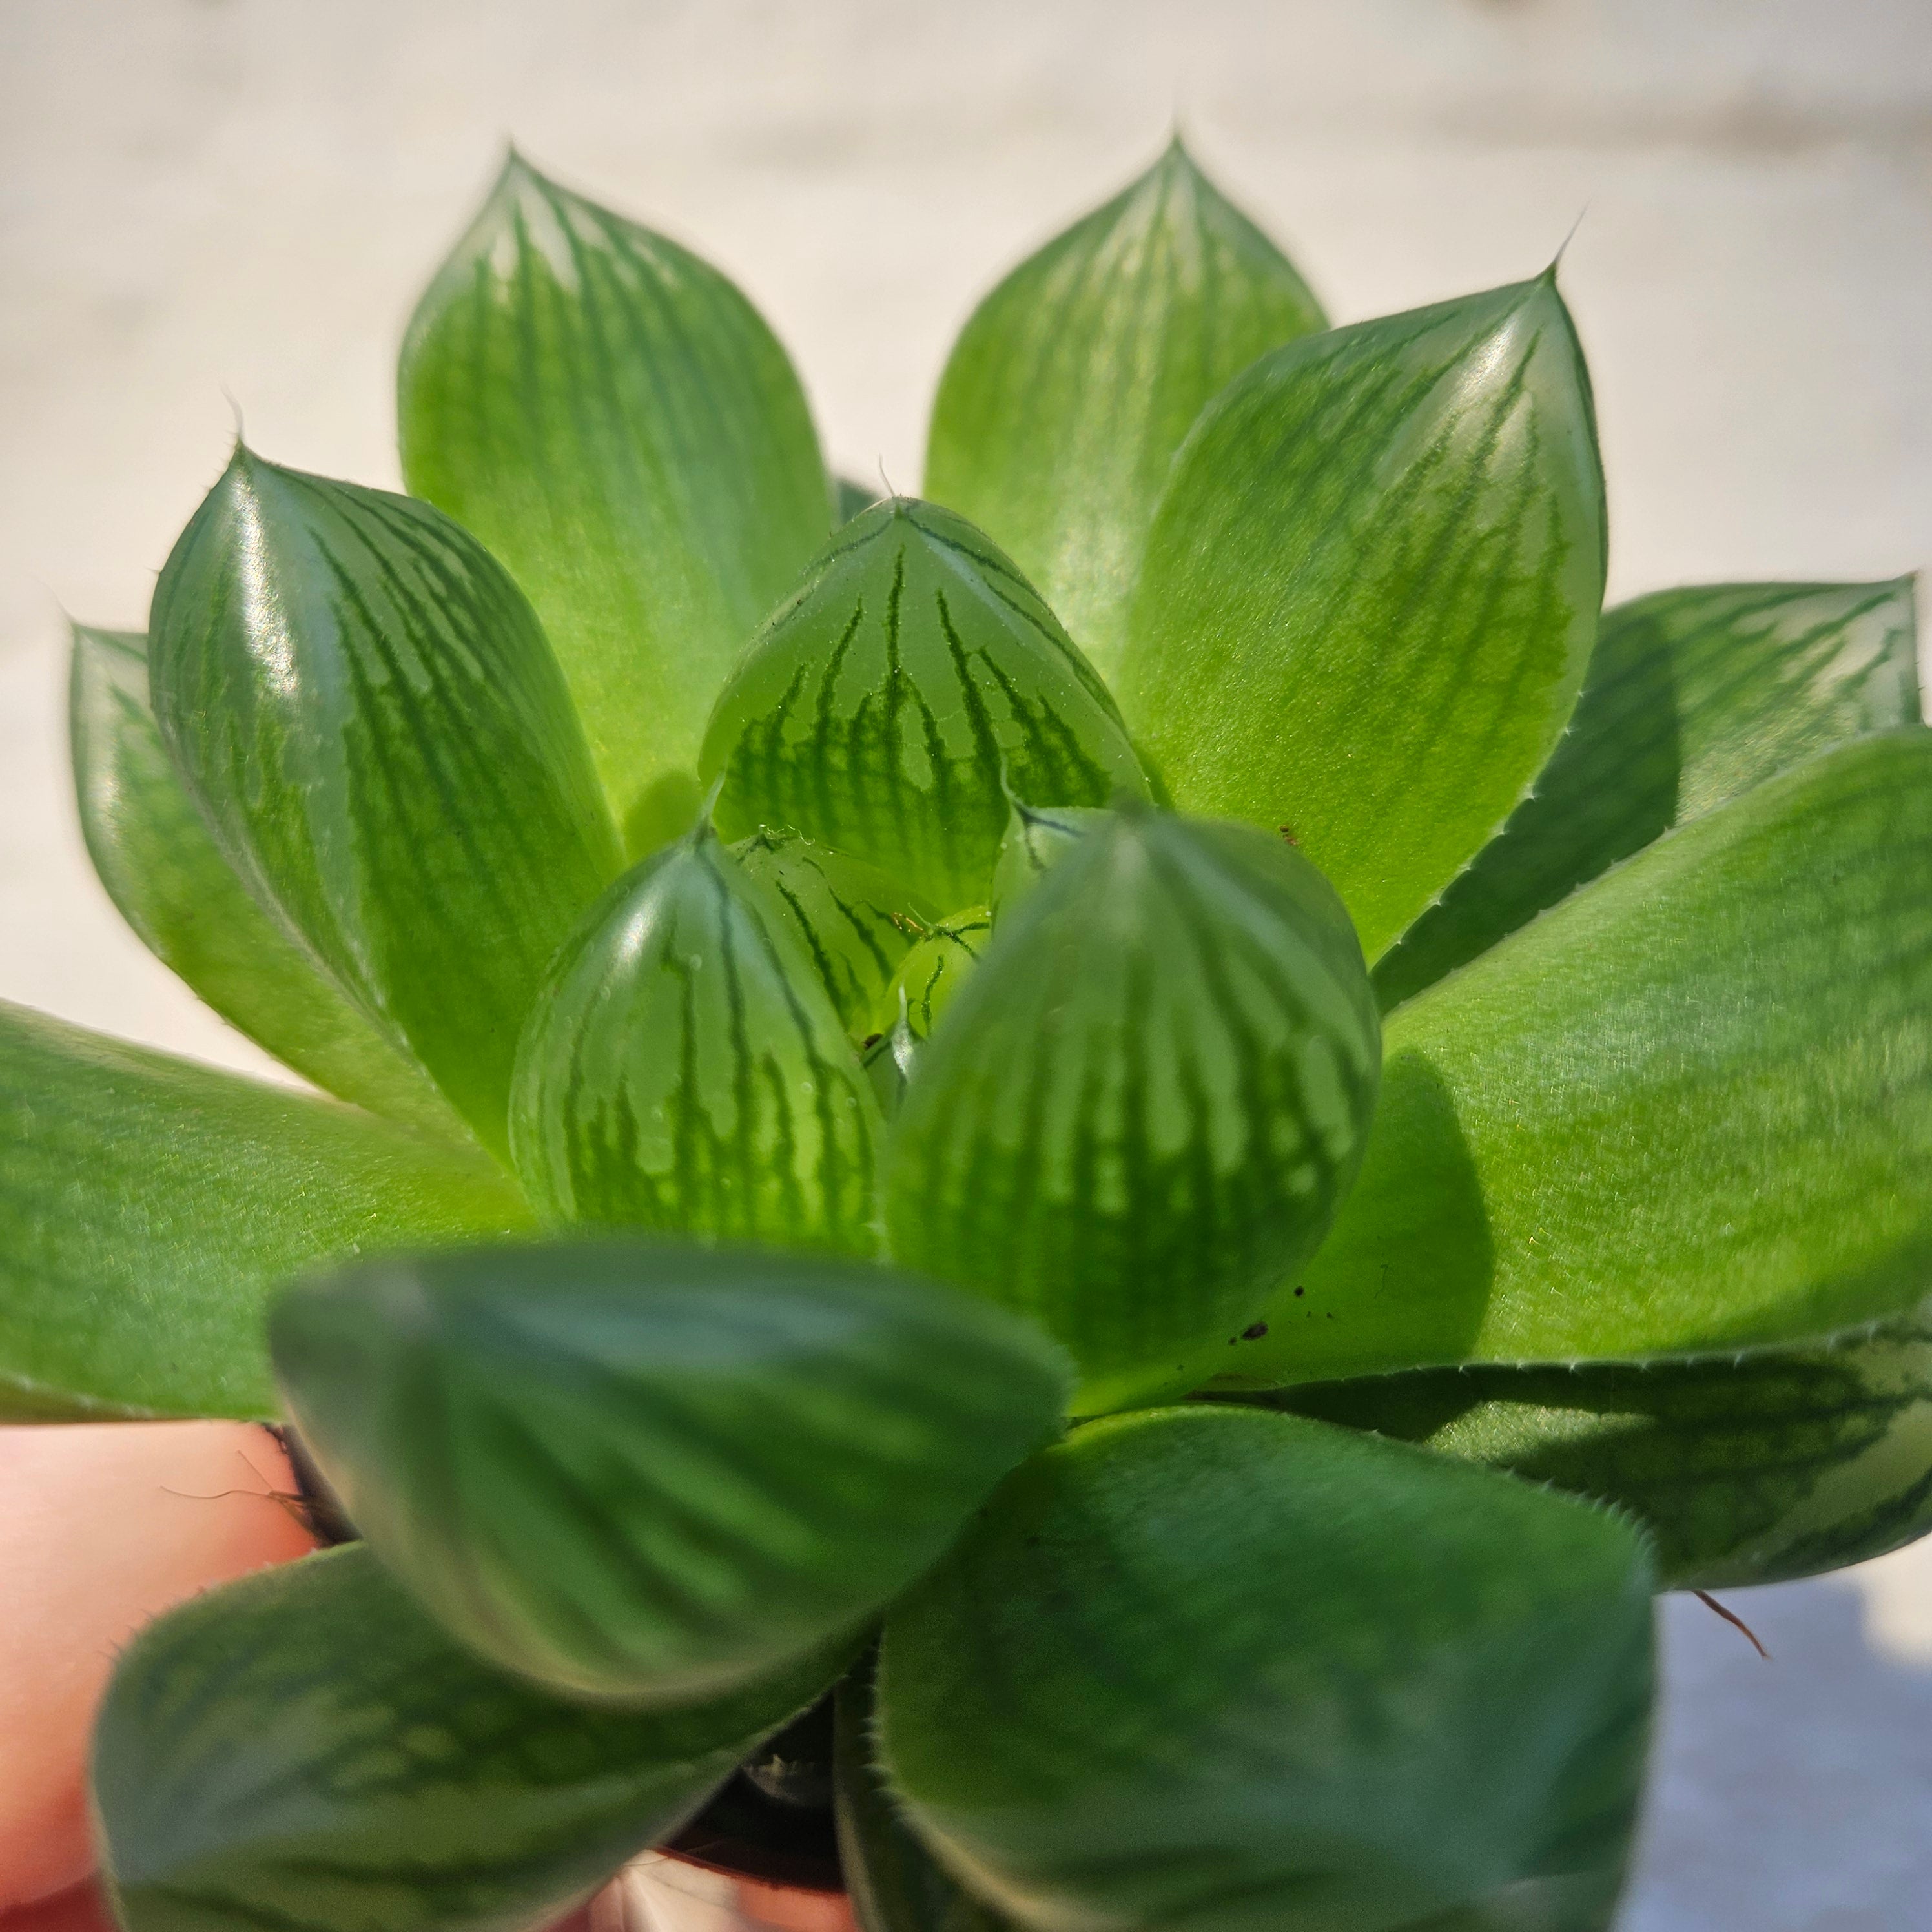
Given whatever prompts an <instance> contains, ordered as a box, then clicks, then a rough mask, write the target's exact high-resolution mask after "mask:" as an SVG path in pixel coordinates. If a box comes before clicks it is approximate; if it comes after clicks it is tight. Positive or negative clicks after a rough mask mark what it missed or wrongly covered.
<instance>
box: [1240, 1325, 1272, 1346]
mask: <svg viewBox="0 0 1932 1932" xmlns="http://www.w3.org/2000/svg"><path fill="white" fill-rule="evenodd" d="M1267 1333H1268V1324H1267V1323H1266V1322H1250V1323H1249V1324H1248V1325H1247V1327H1246V1328H1244V1329H1243V1330H1242V1331H1241V1340H1243V1341H1244V1342H1259V1340H1261V1339H1262V1337H1263V1336H1264V1335H1265V1334H1267Z"/></svg>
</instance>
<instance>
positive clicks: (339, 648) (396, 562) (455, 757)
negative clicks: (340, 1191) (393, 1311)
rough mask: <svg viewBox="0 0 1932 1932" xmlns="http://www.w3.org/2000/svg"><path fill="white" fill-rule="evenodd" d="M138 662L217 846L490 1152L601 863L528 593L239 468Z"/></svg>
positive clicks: (451, 537)
mask: <svg viewBox="0 0 1932 1932" xmlns="http://www.w3.org/2000/svg"><path fill="white" fill-rule="evenodd" d="M148 663H149V670H150V674H151V682H152V688H153V692H154V712H155V715H156V717H157V718H158V720H159V721H160V727H161V734H162V736H163V738H164V739H166V742H167V745H168V748H169V751H171V752H172V754H173V757H174V760H175V765H176V766H177V768H178V769H179V770H180V771H181V773H182V775H183V776H184V778H185V779H186V780H187V784H188V787H189V789H190V791H191V792H192V793H194V794H195V796H196V798H197V799H198V801H199V804H200V805H201V807H202V811H203V812H204V814H205V815H206V817H207V818H208V822H209V823H210V825H211V826H212V828H213V829H214V835H215V837H216V838H217V841H218V842H219V843H220V845H221V847H222V849H223V850H224V851H225V852H226V853H227V855H228V856H229V859H231V860H232V861H233V862H234V863H235V865H236V867H237V868H238V869H239V871H241V872H242V874H243V876H244V877H245V878H246V879H247V880H248V881H249V883H250V884H251V886H253V887H254V888H255V889H256V894H257V897H258V898H260V899H262V900H263V902H264V903H265V904H269V905H272V907H274V908H275V910H277V912H278V913H279V914H280V916H281V919H282V920H283V922H284V924H285V925H286V926H287V927H288V928H289V929H290V931H291V932H294V933H296V934H297V935H299V936H300V938H301V939H302V941H303V942H304V944H305V946H306V947H307V948H308V950H309V951H310V952H311V953H312V954H314V956H315V957H316V958H317V959H319V960H320V962H322V964H323V965H324V966H325V967H326V968H327V969H328V970H329V971H330V972H331V973H332V974H333V975H334V976H335V978H336V979H337V980H338V982H340V983H341V985H342V986H344V988H345V989H347V991H348V992H350V994H351V995H353V997H354V998H356V1001H358V1003H359V1004H361V1005H362V1007H364V1008H365V1010H367V1011H368V1013H370V1014H371V1016H373V1017H374V1019H376V1020H377V1021H378V1022H380V1024H381V1025H382V1027H383V1030H384V1031H385V1032H386V1034H389V1037H391V1038H392V1040H395V1042H396V1043H398V1044H399V1045H401V1046H404V1047H405V1048H406V1049H407V1051H408V1052H410V1055H412V1056H413V1058H415V1059H416V1061H419V1063H420V1064H422V1066H423V1067H425V1069H426V1070H428V1073H429V1074H430V1075H431V1077H432V1078H433V1079H434V1080H435V1082H436V1083H437V1086H438V1087H439V1088H441V1090H442V1091H443V1093H444V1094H445V1095H446V1097H448V1098H449V1100H450V1102H451V1103H452V1105H453V1106H455V1109H456V1110H457V1111H458V1112H459V1113H460V1114H461V1115H463V1118H465V1119H466V1121H469V1124H470V1125H471V1126H472V1127H473V1128H474V1129H475V1130H476V1132H477V1133H478V1136H480V1137H481V1139H483V1141H484V1143H485V1144H486V1145H488V1146H490V1147H491V1148H497V1149H501V1148H502V1146H503V1145H504V1142H505V1121H504V1109H505V1102H506V1100H507V1097H508V1088H509V1079H510V1067H511V1060H512V1058H513V1057H514V1053H515V1051H516V1040H517V1030H518V1028H520V1026H521V1025H522V1023H523V1015H524V1013H526V1011H527V1010H528V1008H529V1004H530V1001H531V1000H532V997H533V996H534V995H535V991H536V985H537V981H538V977H540V975H541V973H542V971H543V968H544V964H545V962H547V960H548V959H549V957H550V954H551V953H552V952H553V951H554V950H555V949H556V947H557V945H558V944H559V942H560V941H562V939H563V938H564V937H565V935H566V934H567V933H568V932H569V930H570V929H571V926H573V925H574V923H575V922H576V920H577V916H578V915H579V914H580V913H581V912H582V911H583V909H584V907H586V905H588V904H589V902H590V901H592V899H594V898H595V897H596V895H597V894H598V892H599V890H600V889H601V888H602V886H604V883H605V882H606V880H607V879H608V878H609V877H610V874H611V872H612V871H614V870H615V869H616V846H615V841H614V836H613V832H612V830H611V826H610V818H609V816H608V814H607V812H606V811H605V810H604V803H603V799H602V797H601V794H600V793H598V790H597V788H596V780H595V776H594V775H593V774H592V770H591V768H590V760H589V753H588V751H586V748H585V746H584V742H583V732H582V730H580V727H578V724H577V719H576V718H575V716H574V714H573V712H571V706H570V698H569V694H568V692H567V691H565V688H564V684H563V679H562V676H560V675H559V672H558V670H557V667H556V659H555V658H553V656H552V655H550V646H548V645H547V643H545V642H544V635H543V632H542V631H541V629H540V628H538V624H537V621H536V619H535V616H533V615H532V613H531V610H530V607H529V604H528V603H527V602H526V601H525V599H524V598H523V594H522V592H520V591H519V590H518V589H517V587H516V586H515V585H514V583H511V580H510V579H509V578H508V576H507V575H505V573H504V571H503V570H502V567H501V566H500V565H499V564H497V563H496V562H495V561H494V560H493V559H492V558H491V557H490V555H489V553H487V551H486V550H484V549H483V547H482V546H481V544H478V542H477V541H475V538H473V537H472V536H470V535H468V534H467V533H466V532H464V531H463V530H462V529H459V528H458V526H456V525H455V524H454V523H452V522H451V521H450V520H449V518H448V517H445V516H443V514H441V513H440V512H439V511H436V510H433V509H431V508H429V506H428V505H427V504H424V503H419V502H415V501H414V500H413V499H410V498H409V497H407V496H391V495H389V493H387V492H386V491H383V490H365V489H362V488H360V487H357V486H356V485H355V484H347V483H333V482H329V481H326V480H325V479H323V478H320V477H314V476H307V475H302V474H301V473H300V472H298V471H296V470H292V469H279V468H278V467H277V466H275V464H273V463H265V462H263V461H262V460H261V459H260V458H258V457H256V456H254V455H251V453H250V452H248V451H247V450H246V449H239V448H238V449H237V450H236V453H235V457H234V460H233V461H232V462H231V463H229V466H228V468H227V469H226V472H224V474H223V476H222V478H221V480H220V481H219V482H218V483H217V484H216V485H215V486H214V489H213V490H211V491H210V492H209V493H208V496H207V498H206V499H205V501H204V502H202V506H201V508H199V510H198V511H196V513H195V515H194V517H193V520H191V521H190V523H189V524H188V526H187V529H186V530H185V531H184V532H182V534H181V538H180V541H178V542H177V543H176V544H175V548H174V552H173V554H172V556H169V559H168V562H167V565H166V568H164V569H163V571H162V572H161V577H160V583H158V584H157V586H156V587H155V592H154V628H153V632H152V635H151V639H150V641H149V646H148Z"/></svg>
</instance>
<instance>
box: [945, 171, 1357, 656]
mask: <svg viewBox="0 0 1932 1932" xmlns="http://www.w3.org/2000/svg"><path fill="white" fill-rule="evenodd" d="M1327 326H1328V323H1327V320H1326V318H1325V317H1324V316H1323V314H1322V311H1321V308H1320V306H1319V305H1318V304H1317V303H1316V300H1315V298H1314V297H1313V296H1312V295H1310V293H1309V292H1308V287H1307V284H1305V283H1304V281H1302V279H1301V277H1300V276H1299V275H1297V274H1296V273H1295V269H1294V268H1293V266H1292V265H1291V263H1289V260H1288V258H1287V257H1286V256H1284V255H1283V254H1282V252H1281V251H1280V249H1278V248H1276V246H1275V245H1274V243H1273V242H1271V241H1270V240H1269V239H1268V237H1267V236H1265V235H1264V234H1263V233H1262V232H1261V230H1260V229H1259V228H1257V227H1256V226H1255V225H1254V223H1253V222H1251V221H1250V220H1248V218H1247V216H1246V215H1244V214H1242V213H1241V210H1240V209H1239V208H1236V207H1235V205H1233V204H1232V202H1229V200H1227V199H1226V197H1225V196H1223V195H1222V194H1221V193H1220V191H1219V190H1217V188H1216V187H1215V186H1214V183H1213V182H1211V181H1209V180H1208V177H1207V176H1206V175H1204V174H1203V173H1202V172H1201V170H1200V169H1199V168H1197V167H1196V166H1195V165H1194V163H1193V160H1191V159H1190V157H1189V156H1188V154H1187V151H1185V150H1184V148H1182V146H1181V142H1180V139H1179V137H1178V136H1177V137H1176V138H1175V141H1174V142H1173V145H1172V146H1170V147H1169V149H1168V151H1167V152H1166V154H1163V156H1162V157H1161V158H1160V160H1158V161H1157V162H1156V163H1154V166H1152V167H1151V168H1150V169H1148V172H1146V173H1145V174H1144V175H1142V177H1141V178H1140V179H1139V181H1136V182H1135V183H1134V184H1133V186H1132V187H1130V188H1128V189H1127V190H1126V191H1125V193H1122V194H1120V195H1117V196H1115V198H1114V199H1112V201H1110V202H1108V203H1107V204H1106V206H1105V207H1103V208H1097V209H1096V210H1095V211H1094V213H1092V214H1090V215H1088V216H1087V217H1086V218H1085V220H1081V221H1079V222H1076V223H1075V224H1074V226H1073V227H1071V228H1070V229H1067V232H1066V233H1064V234H1063V235H1061V236H1058V238H1057V239H1055V240H1054V241H1052V242H1049V243H1048V244H1047V245H1046V247H1045V248H1043V249H1042V250H1040V252H1039V254H1037V255H1034V256H1033V257H1031V258H1030V259H1029V260H1027V261H1025V262H1024V263H1022V264H1021V265H1020V266H1019V268H1017V269H1015V270H1014V271H1013V273H1012V274H1011V275H1009V276H1008V277H1007V279H1006V280H1005V281H1003V282H1002V283H1001V284H1000V286H999V287H998V288H997V289H995V290H994V291H993V293H992V294H991V295H989V296H988V297H987V298H986V300H985V301H984V302H982V303H981V304H980V306H979V308H977V310H976V311H974V315H973V318H972V320H971V321H970V322H968V323H967V325H966V328H965V332H964V333H963V334H962V335H961V337H960V338H959V342H958V344H956V347H954V349H953V354H952V356H951V358H950V360H949V361H948V362H947V365H946V373H945V374H944V376H943V377H941V379H940V385H939V395H938V400H937V401H936V402H935V404H934V406H933V414H932V436H931V439H930V441H929V446H928V449H927V452H926V489H927V491H928V493H929V494H930V495H931V496H934V497H935V498H936V499H938V501H939V502H942V503H945V504H947V505H950V507H951V508H953V509H956V510H957V511H959V512H960V513H961V514H962V515H964V516H967V517H971V518H972V520H974V522H975V523H978V524H980V526H982V527H983V528H984V529H987V530H989V531H991V532H992V535H994V537H995V538H996V539H997V540H998V541H999V542H1001V544H1004V545H1005V546H1006V547H1007V549H1008V550H1010V551H1011V553H1013V556H1014V557H1015V558H1016V559H1017V561H1018V562H1019V566H1020V568H1022V570H1023V571H1025V572H1026V574H1027V575H1028V577H1031V579H1032V580H1033V581H1034V583H1037V584H1038V585H1039V586H1040V590H1041V592H1042V594H1043V595H1044V596H1045V597H1046V600H1047V601H1048V602H1049V603H1050V604H1052V606H1053V607H1054V608H1055V610H1057V611H1058V612H1059V613H1061V616H1062V617H1063V618H1064V619H1065V621H1066V623H1067V628H1068V629H1069V630H1070V631H1072V632H1073V634H1074V636H1075V637H1077V638H1079V640H1080V642H1081V643H1082V645H1083V646H1085V649H1086V651H1087V653H1088V655H1089V656H1090V657H1091V658H1092V659H1093V661H1094V665H1095V667H1096V668H1097V669H1098V670H1100V671H1101V672H1102V673H1103V674H1109V675H1111V673H1112V670H1113V667H1114V666H1115V664H1116V663H1118V661H1119V657H1120V652H1121V646H1122V644H1123V643H1124V642H1125V634H1126V630H1127V607H1128V605H1129V604H1130V601H1132V598H1133V588H1134V581H1135V578H1136V575H1137V574H1138V573H1139V569H1140V564H1141V556H1142V549H1143V547H1144V546H1145V543H1146V541H1147V533H1148V525H1149V524H1150V523H1151V522H1152V520H1153V518H1154V505H1155V502H1157V499H1159V497H1160V491H1161V485H1162V484H1163V483H1165V482H1166V480H1167V474H1168V469H1169V466H1170V464H1171V463H1172V460H1173V458H1174V452H1175V450H1177V449H1179V448H1180V446H1181V439H1182V438H1183V437H1184V436H1186V435H1187V432H1188V430H1189V429H1190V428H1191V427H1192V425H1193V422H1194V419H1196V417H1197V416H1199V414H1200V413H1201V411H1202V408H1203V407H1205V404H1207V402H1208V399H1209V398H1211V396H1213V395H1214V393H1215V392H1216V391H1217V390H1218V389H1220V388H1221V387H1222V386H1223V384H1224V383H1228V382H1229V381H1230V380H1232V379H1233V378H1234V377H1235V376H1237V375H1238V374H1240V373H1241V371H1242V370H1244V369H1245V368H1247V366H1248V365H1249V364H1250V362H1253V361H1254V360H1255V359H1256V357H1257V356H1260V355H1262V354H1264V353H1265V352H1266V351H1267V350H1271V349H1273V348H1275V347H1278V346H1279V345H1280V344H1283V343H1284V342H1289V341H1292V340H1293V339H1294V338H1295V337H1297V336H1300V335H1307V334H1308V333H1309V332H1310V331H1311V330H1313V329H1324V328H1326V327H1327Z"/></svg>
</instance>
